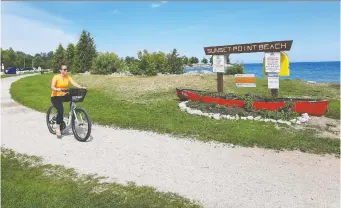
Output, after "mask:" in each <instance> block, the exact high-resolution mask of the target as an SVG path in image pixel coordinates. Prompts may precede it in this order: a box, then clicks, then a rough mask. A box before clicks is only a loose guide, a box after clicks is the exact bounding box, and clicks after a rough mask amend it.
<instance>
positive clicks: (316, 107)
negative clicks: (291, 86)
mask: <svg viewBox="0 0 341 208" xmlns="http://www.w3.org/2000/svg"><path fill="white" fill-rule="evenodd" d="M176 93H177V95H178V97H179V98H180V100H181V101H185V100H191V101H200V102H203V103H216V104H218V105H226V106H230V107H234V106H237V107H240V108H243V107H244V106H245V101H244V100H242V99H238V98H231V99H224V98H220V97H214V96H209V95H202V94H207V92H205V91H199V90H191V89H178V88H177V89H176ZM287 101H290V99H289V98H286V99H278V101H271V100H254V101H253V107H254V109H256V110H269V111H277V110H279V109H281V108H283V107H284V106H285V104H286V102H287ZM292 102H293V103H294V105H293V109H292V110H293V111H294V112H296V113H299V114H303V113H308V114H309V115H311V116H322V115H324V114H325V113H327V112H328V108H329V101H328V100H312V99H292Z"/></svg>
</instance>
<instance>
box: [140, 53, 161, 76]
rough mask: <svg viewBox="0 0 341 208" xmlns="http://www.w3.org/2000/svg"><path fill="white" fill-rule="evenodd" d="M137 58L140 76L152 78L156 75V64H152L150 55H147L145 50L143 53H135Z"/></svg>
mask: <svg viewBox="0 0 341 208" xmlns="http://www.w3.org/2000/svg"><path fill="white" fill-rule="evenodd" d="M137 57H138V58H139V68H140V73H141V74H144V75H147V76H154V75H156V74H157V71H156V64H155V63H154V60H153V58H152V57H151V54H149V53H148V51H147V50H143V52H141V51H139V52H138V53H137Z"/></svg>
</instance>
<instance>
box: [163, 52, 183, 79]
mask: <svg viewBox="0 0 341 208" xmlns="http://www.w3.org/2000/svg"><path fill="white" fill-rule="evenodd" d="M167 65H168V72H169V73H171V74H181V73H183V72H184V68H183V64H182V58H181V57H180V56H179V54H178V51H177V50H176V49H175V48H174V49H173V51H172V52H171V53H169V54H167Z"/></svg>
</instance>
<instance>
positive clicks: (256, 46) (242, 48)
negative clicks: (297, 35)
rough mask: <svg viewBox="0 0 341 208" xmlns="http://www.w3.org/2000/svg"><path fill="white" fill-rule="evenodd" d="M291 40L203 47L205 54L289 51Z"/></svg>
mask: <svg viewBox="0 0 341 208" xmlns="http://www.w3.org/2000/svg"><path fill="white" fill-rule="evenodd" d="M292 42H293V40H284V41H272V42H261V43H246V44H235V45H225V46H209V47H204V51H205V54H206V55H224V54H231V53H256V52H280V51H290V49H291V45H292Z"/></svg>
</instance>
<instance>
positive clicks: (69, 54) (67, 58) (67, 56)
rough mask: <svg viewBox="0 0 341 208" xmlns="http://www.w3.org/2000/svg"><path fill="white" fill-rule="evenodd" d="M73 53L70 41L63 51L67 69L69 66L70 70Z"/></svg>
mask: <svg viewBox="0 0 341 208" xmlns="http://www.w3.org/2000/svg"><path fill="white" fill-rule="evenodd" d="M74 55H75V46H74V45H73V44H72V43H70V44H69V45H68V46H67V48H66V52H65V62H66V64H67V65H68V66H69V70H70V68H71V70H72V66H73V61H74Z"/></svg>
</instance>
